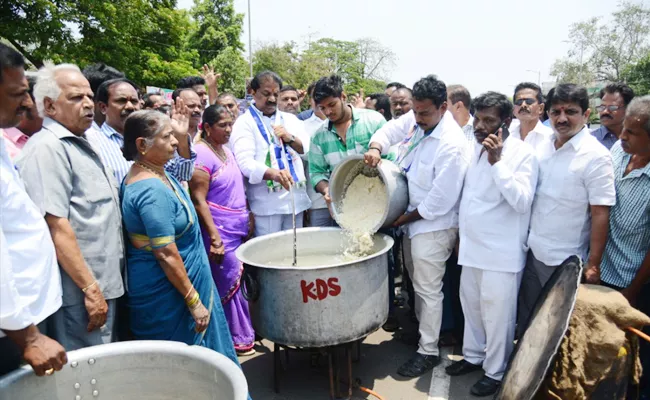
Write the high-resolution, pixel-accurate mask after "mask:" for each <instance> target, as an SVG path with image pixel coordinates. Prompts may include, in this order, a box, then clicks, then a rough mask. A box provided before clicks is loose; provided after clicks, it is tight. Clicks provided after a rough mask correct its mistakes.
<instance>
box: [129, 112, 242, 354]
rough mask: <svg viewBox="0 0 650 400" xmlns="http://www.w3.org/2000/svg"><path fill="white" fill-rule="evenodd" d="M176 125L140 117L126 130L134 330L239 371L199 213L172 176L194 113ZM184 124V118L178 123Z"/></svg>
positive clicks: (151, 115) (159, 116)
mask: <svg viewBox="0 0 650 400" xmlns="http://www.w3.org/2000/svg"><path fill="white" fill-rule="evenodd" d="M173 112H174V113H175V114H176V115H175V119H174V120H170V118H169V117H168V116H166V115H165V114H163V113H160V112H158V111H153V110H147V111H136V112H134V113H133V114H132V115H130V116H129V117H128V118H127V120H126V122H125V126H124V149H123V153H124V156H125V157H126V159H127V160H130V161H131V160H133V161H135V162H134V164H133V166H132V167H131V169H130V171H129V173H128V175H127V176H126V178H125V179H124V181H123V182H122V186H121V189H120V197H121V199H122V215H123V219H124V227H125V230H126V234H127V236H128V239H129V240H127V274H126V276H127V280H126V284H127V292H128V306H129V317H130V322H131V330H132V332H133V335H134V336H135V338H136V339H139V340H173V341H178V342H184V343H187V344H189V345H200V346H204V347H207V348H210V349H212V350H215V351H217V352H219V353H221V354H224V355H225V356H227V357H229V358H230V359H231V360H233V361H234V362H235V363H237V365H239V363H238V360H237V355H236V354H235V349H234V347H233V345H232V340H231V339H230V331H229V330H228V324H227V322H226V317H225V315H224V313H223V308H222V307H221V302H220V301H219V294H218V293H217V290H216V288H215V285H214V282H213V281H212V276H211V274H210V264H209V262H208V258H207V255H206V254H205V250H204V248H203V241H202V239H201V230H200V228H199V224H198V221H197V216H196V211H195V210H194V207H193V206H192V203H191V201H190V198H189V196H188V194H187V193H186V192H185V191H184V190H183V189H182V187H181V185H180V183H179V182H178V181H177V180H176V179H175V178H174V177H173V176H171V175H169V174H167V173H166V172H165V169H164V165H165V163H167V161H169V159H170V158H171V157H173V155H174V152H175V149H176V145H177V143H178V141H177V140H176V138H175V136H174V135H175V134H176V132H183V131H185V132H186V131H187V120H188V116H187V111H186V108H185V107H184V106H183V105H182V103H181V104H179V105H177V106H175V109H174V110H173ZM179 114H180V115H181V117H178V115H179Z"/></svg>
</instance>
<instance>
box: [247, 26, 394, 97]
mask: <svg viewBox="0 0 650 400" xmlns="http://www.w3.org/2000/svg"><path fill="white" fill-rule="evenodd" d="M394 60H395V56H394V54H393V53H392V52H391V51H390V50H388V49H386V48H385V47H383V46H382V45H381V44H379V43H378V42H376V41H374V40H372V39H360V40H357V41H354V42H349V41H343V40H335V39H331V38H322V39H319V40H317V41H316V42H313V43H310V44H309V45H308V47H307V48H306V49H304V50H302V51H301V50H300V49H299V46H298V45H297V44H296V43H295V42H288V43H284V44H281V45H280V44H274V43H272V44H263V45H261V46H259V48H258V49H257V51H255V53H254V54H253V70H254V71H255V73H258V72H260V71H263V70H271V71H274V72H276V73H277V74H278V75H280V76H281V77H282V79H283V80H284V81H285V82H286V83H287V84H291V85H293V86H296V87H298V88H306V87H307V86H308V85H309V84H310V83H312V82H314V81H316V80H317V79H319V78H321V77H323V76H327V75H331V74H337V75H339V76H341V78H342V79H343V82H344V85H345V90H346V92H348V93H353V92H354V93H356V92H358V91H359V90H360V89H362V88H363V89H364V91H365V93H373V92H382V91H383V90H384V87H385V82H384V76H385V75H386V74H387V73H388V72H389V70H390V69H391V68H392V67H393V64H394Z"/></svg>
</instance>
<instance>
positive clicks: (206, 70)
mask: <svg viewBox="0 0 650 400" xmlns="http://www.w3.org/2000/svg"><path fill="white" fill-rule="evenodd" d="M201 77H202V78H203V79H205V84H206V86H208V87H210V86H213V85H214V86H215V87H216V86H217V81H218V80H219V78H221V74H215V73H214V68H213V67H210V66H209V65H207V64H204V65H203V73H202V74H201Z"/></svg>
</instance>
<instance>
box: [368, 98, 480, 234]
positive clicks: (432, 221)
mask: <svg viewBox="0 0 650 400" xmlns="http://www.w3.org/2000/svg"><path fill="white" fill-rule="evenodd" d="M414 126H415V116H414V114H413V111H409V112H408V113H406V114H404V115H403V116H401V117H400V118H398V119H396V120H391V121H388V123H386V125H384V126H383V127H382V128H380V129H379V130H378V131H377V132H375V134H374V135H373V136H372V138H371V139H370V143H373V142H377V143H379V144H380V145H381V148H382V149H383V152H384V154H386V153H387V152H388V149H389V148H390V146H392V145H395V144H397V143H400V142H402V141H404V140H405V138H406V137H407V135H408V133H409V131H410V130H411V129H412V128H413V127H414ZM423 137H424V132H423V131H422V129H421V128H420V127H418V128H417V129H416V130H415V132H414V133H413V136H412V137H411V139H410V142H409V143H413V144H415V143H418V141H419V140H420V139H421V138H423ZM405 145H408V143H407V144H405ZM470 158H471V156H470V152H469V145H468V143H467V139H466V138H465V135H464V134H463V130H462V129H461V128H460V126H459V125H458V123H456V121H455V120H454V117H453V116H452V115H451V113H450V112H449V111H447V112H445V114H444V116H443V117H442V119H441V120H440V123H438V125H437V126H436V127H435V129H434V130H433V131H432V132H431V133H430V134H429V135H428V136H427V137H424V139H422V141H420V142H419V144H417V146H415V147H414V150H412V151H411V152H410V154H409V155H407V156H406V157H404V160H401V161H400V167H402V168H403V169H404V170H405V172H406V179H407V180H408V189H409V206H408V212H411V211H414V210H416V209H417V210H418V212H419V213H420V215H421V216H422V218H423V219H421V220H418V221H414V222H412V223H410V224H408V226H407V231H408V234H409V237H411V238H412V237H414V236H415V235H419V234H421V233H428V232H435V231H441V230H445V229H450V228H458V205H459V201H460V193H461V190H462V188H463V180H464V178H465V173H466V172H467V168H468V167H469V163H470Z"/></svg>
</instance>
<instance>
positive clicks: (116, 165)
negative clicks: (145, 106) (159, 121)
mask: <svg viewBox="0 0 650 400" xmlns="http://www.w3.org/2000/svg"><path fill="white" fill-rule="evenodd" d="M86 137H87V138H88V141H89V142H90V144H91V145H92V146H93V147H94V148H95V150H96V151H97V153H99V156H100V157H101V159H102V162H103V163H104V165H105V166H106V167H108V168H110V169H111V170H112V171H113V174H114V175H115V179H117V182H118V183H120V184H121V183H122V180H123V179H124V177H125V176H126V174H128V173H129V169H130V168H131V165H132V164H133V161H127V160H126V159H125V158H124V155H122V147H124V137H123V136H122V135H121V134H120V133H118V132H117V131H116V130H115V129H113V128H112V127H111V126H109V125H108V124H107V123H104V124H102V126H101V128H99V131H98V130H96V129H94V128H93V127H91V128H90V129H88V131H86ZM188 140H189V142H190V158H189V159H187V158H183V157H181V156H180V155H179V154H178V153H176V154H175V156H174V158H172V159H171V160H169V161H168V162H167V164H165V170H167V172H169V173H170V174H171V175H173V176H174V177H175V178H176V179H178V180H179V181H189V180H190V179H192V174H193V173H194V161H195V160H196V153H195V152H194V150H193V149H192V139H191V137H190V138H189V139H188Z"/></svg>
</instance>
